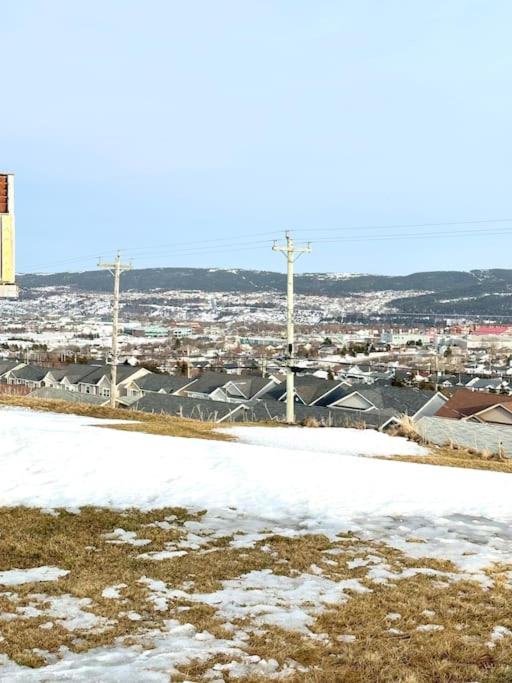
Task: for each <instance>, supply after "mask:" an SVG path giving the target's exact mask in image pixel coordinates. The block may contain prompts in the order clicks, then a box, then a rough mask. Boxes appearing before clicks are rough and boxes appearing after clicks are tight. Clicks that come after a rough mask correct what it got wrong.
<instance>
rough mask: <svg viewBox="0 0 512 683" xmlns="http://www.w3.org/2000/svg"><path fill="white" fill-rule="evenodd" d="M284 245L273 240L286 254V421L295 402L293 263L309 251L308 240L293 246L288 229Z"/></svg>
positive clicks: (292, 418)
mask: <svg viewBox="0 0 512 683" xmlns="http://www.w3.org/2000/svg"><path fill="white" fill-rule="evenodd" d="M285 237H286V245H284V246H279V245H278V244H277V242H274V244H273V246H272V250H273V251H280V252H282V253H283V254H285V256H286V261H287V317H286V337H287V347H286V422H288V424H293V423H294V422H295V403H294V384H295V381H294V375H293V355H294V343H295V334H294V316H293V265H294V263H295V261H296V260H297V259H298V258H299V256H301V254H309V253H310V251H311V247H310V244H309V242H308V244H307V246H305V247H295V246H294V243H293V237H292V235H291V233H290V232H289V231H287V232H285Z"/></svg>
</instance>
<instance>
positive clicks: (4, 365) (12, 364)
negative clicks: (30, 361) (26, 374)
mask: <svg viewBox="0 0 512 683" xmlns="http://www.w3.org/2000/svg"><path fill="white" fill-rule="evenodd" d="M18 365H25V364H24V363H21V362H20V361H19V360H1V361H0V375H3V374H5V373H6V372H9V370H13V369H14V368H17V367H18Z"/></svg>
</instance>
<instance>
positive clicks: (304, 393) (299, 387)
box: [264, 375, 353, 405]
mask: <svg viewBox="0 0 512 683" xmlns="http://www.w3.org/2000/svg"><path fill="white" fill-rule="evenodd" d="M343 387H345V389H346V388H347V382H345V381H343V380H334V379H321V378H320V377H315V376H314V375H298V376H296V377H295V393H296V394H297V396H298V397H299V398H300V399H301V401H303V402H304V404H305V405H311V404H313V403H316V402H317V401H318V400H320V399H322V405H323V404H324V403H325V400H324V399H325V396H326V395H330V394H331V392H333V391H335V390H337V389H340V388H343ZM350 391H353V389H352V388H351V389H350ZM285 394H286V382H281V384H278V385H277V386H276V387H274V388H273V389H270V391H268V392H266V393H265V394H264V398H267V397H268V398H270V399H274V400H280V399H282V398H283V397H284V396H285Z"/></svg>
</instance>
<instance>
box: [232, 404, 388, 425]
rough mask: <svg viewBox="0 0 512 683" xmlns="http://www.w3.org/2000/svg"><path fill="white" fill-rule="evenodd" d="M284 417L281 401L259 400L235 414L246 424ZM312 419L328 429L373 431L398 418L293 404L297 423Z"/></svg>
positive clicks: (284, 407)
mask: <svg viewBox="0 0 512 683" xmlns="http://www.w3.org/2000/svg"><path fill="white" fill-rule="evenodd" d="M285 417H286V406H285V405H284V404H283V402H282V401H272V400H261V401H254V402H252V403H246V404H244V411H243V413H237V415H236V419H237V420H238V419H243V420H244V421H246V422H264V421H268V420H284V419H285ZM308 417H309V418H314V419H316V420H318V422H319V423H320V424H321V425H325V426H330V427H354V426H356V425H357V426H359V425H363V426H365V427H370V428H373V429H378V428H380V427H382V426H383V425H384V424H386V423H387V422H389V420H390V419H393V418H394V417H398V413H397V411H393V410H378V411H377V410H375V411H371V412H369V413H367V412H363V411H361V410H342V409H340V410H338V409H335V410H329V409H328V408H322V407H317V406H316V405H315V406H305V405H301V404H297V403H296V404H295V418H296V421H297V422H302V421H303V420H305V419H306V418H308Z"/></svg>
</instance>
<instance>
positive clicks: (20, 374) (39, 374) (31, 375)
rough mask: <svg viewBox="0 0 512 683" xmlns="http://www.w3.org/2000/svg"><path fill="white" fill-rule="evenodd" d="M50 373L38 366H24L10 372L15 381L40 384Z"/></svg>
mask: <svg viewBox="0 0 512 683" xmlns="http://www.w3.org/2000/svg"><path fill="white" fill-rule="evenodd" d="M49 372H50V368H42V367H41V366H39V365H24V366H23V367H21V368H18V369H17V370H13V371H12V375H13V376H14V377H16V379H24V380H27V381H29V382H40V381H41V380H42V379H43V378H44V377H46V375H47V374H48V373H49Z"/></svg>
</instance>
